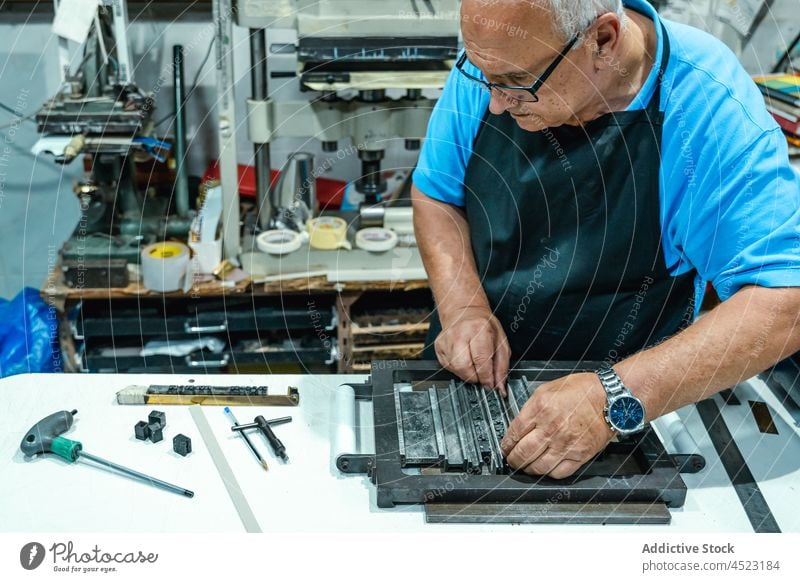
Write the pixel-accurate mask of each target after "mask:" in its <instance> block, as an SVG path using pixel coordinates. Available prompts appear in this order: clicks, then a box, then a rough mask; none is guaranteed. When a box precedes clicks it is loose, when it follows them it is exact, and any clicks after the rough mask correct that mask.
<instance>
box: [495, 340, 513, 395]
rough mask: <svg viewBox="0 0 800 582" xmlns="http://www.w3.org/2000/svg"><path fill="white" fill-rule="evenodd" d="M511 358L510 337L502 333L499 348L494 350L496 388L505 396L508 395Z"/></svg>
mask: <svg viewBox="0 0 800 582" xmlns="http://www.w3.org/2000/svg"><path fill="white" fill-rule="evenodd" d="M509 360H511V348H510V347H509V345H508V338H507V337H506V335H505V333H503V334H502V337H501V338H500V341H499V342H498V346H497V349H496V350H495V352H494V384H493V386H494V387H495V388H498V389H499V390H500V394H502V395H503V398H506V397H507V396H508V392H507V390H506V378H507V377H508V364H509Z"/></svg>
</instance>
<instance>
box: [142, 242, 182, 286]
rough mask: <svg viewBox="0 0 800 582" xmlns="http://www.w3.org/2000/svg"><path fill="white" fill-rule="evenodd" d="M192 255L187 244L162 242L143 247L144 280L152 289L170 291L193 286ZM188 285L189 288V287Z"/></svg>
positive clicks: (145, 284)
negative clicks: (190, 266)
mask: <svg viewBox="0 0 800 582" xmlns="http://www.w3.org/2000/svg"><path fill="white" fill-rule="evenodd" d="M190 258H191V255H190V254H189V249H188V248H187V247H186V245H184V244H181V243H178V242H160V243H154V244H151V245H148V246H146V247H145V248H143V249H142V264H141V269H142V282H143V283H144V286H145V287H147V288H148V289H150V290H151V291H157V292H159V293H169V292H171V291H179V290H184V291H188V288H191V285H192V277H191V271H190V269H189V265H190ZM187 287H188V288H187Z"/></svg>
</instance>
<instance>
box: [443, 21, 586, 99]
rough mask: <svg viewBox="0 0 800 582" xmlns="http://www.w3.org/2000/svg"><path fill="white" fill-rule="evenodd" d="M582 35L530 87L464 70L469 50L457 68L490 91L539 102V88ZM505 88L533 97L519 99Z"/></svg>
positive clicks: (457, 64) (457, 62)
mask: <svg viewBox="0 0 800 582" xmlns="http://www.w3.org/2000/svg"><path fill="white" fill-rule="evenodd" d="M580 37H581V33H578V34H576V35H575V36H574V37H572V40H571V41H569V42H568V43H567V45H566V46H565V47H564V48H563V49H562V50H561V52H560V53H558V55H557V56H556V57H555V59H553V62H551V63H550V65H549V66H548V67H547V68H546V69H545V71H544V73H542V75H541V76H540V77H538V78H537V79H536V82H534V83H533V85H530V86H529V87H515V86H513V85H504V84H503V83H491V82H489V81H486V80H484V79H481V78H479V77H476V76H474V75H470V74H469V73H467V72H466V71H465V70H464V63H465V62H466V60H467V51H464V52H463V53H462V54H461V56H460V57H459V58H458V61H456V69H458V72H459V73H461V74H462V75H464V76H465V77H466V78H467V79H470V80H471V81H475V82H476V83H479V84H481V85H483V86H484V87H486V90H487V91H489V93H491V92H492V89H497V90H498V91H500V92H501V93H503V95H505V96H506V97H508V98H509V99H514V100H516V101H523V102H525V103H538V102H539V97H538V96H537V95H536V93H537V92H538V91H539V89H541V88H542V85H544V83H545V81H547V79H548V77H550V75H552V74H553V71H555V70H556V67H558V65H559V64H561V61H563V60H564V59H565V58H566V57H567V54H568V53H569V51H570V50H572V47H573V46H575V43H576V42H578V39H579V38H580ZM504 90H505V91H527V92H528V93H530V95H531V99H530V100H529V101H528V100H523V99H517V98H516V97H512V96H510V95H508V94H507V93H504Z"/></svg>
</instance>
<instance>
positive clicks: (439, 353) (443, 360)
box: [433, 334, 450, 370]
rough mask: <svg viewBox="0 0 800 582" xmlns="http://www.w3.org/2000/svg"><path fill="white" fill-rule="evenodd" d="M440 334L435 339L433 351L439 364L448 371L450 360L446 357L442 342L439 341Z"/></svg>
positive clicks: (441, 340)
mask: <svg viewBox="0 0 800 582" xmlns="http://www.w3.org/2000/svg"><path fill="white" fill-rule="evenodd" d="M441 337H442V336H441V334H439V336H438V337H437V338H436V340H435V341H434V342H433V351H434V352H436V359H438V360H439V363H440V364H441V365H442V367H443V368H446V369H448V370H449V369H450V358H449V357H448V356H447V350H446V349H445V346H444V340H443V339H441Z"/></svg>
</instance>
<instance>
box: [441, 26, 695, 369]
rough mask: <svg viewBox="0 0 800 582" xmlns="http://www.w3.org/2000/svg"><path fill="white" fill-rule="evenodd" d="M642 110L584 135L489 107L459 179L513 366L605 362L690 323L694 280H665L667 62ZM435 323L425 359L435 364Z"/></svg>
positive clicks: (595, 124) (597, 124)
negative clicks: (534, 124)
mask: <svg viewBox="0 0 800 582" xmlns="http://www.w3.org/2000/svg"><path fill="white" fill-rule="evenodd" d="M662 35H663V45H664V50H663V58H662V61H661V63H660V72H661V73H662V74H660V75H659V77H658V79H659V81H658V84H657V87H656V89H655V91H654V94H653V96H652V99H651V100H650V103H649V104H648V105H647V107H646V108H645V109H643V110H639V111H621V112H613V113H608V114H606V115H603V116H602V117H599V118H598V119H595V120H593V121H591V122H589V123H587V124H586V125H585V126H583V127H574V126H561V127H555V128H549V129H546V130H544V131H539V132H529V131H525V130H524V129H521V128H520V127H519V126H518V125H517V123H516V121H514V119H513V118H512V117H511V115H509V114H508V113H503V114H502V115H492V114H491V113H490V112H489V111H488V109H487V112H486V114H485V115H484V118H483V120H482V122H481V127H480V129H479V130H478V134H477V135H476V137H475V142H474V144H473V153H472V157H471V158H470V160H469V163H468V165H467V168H466V175H465V178H464V192H465V206H466V208H465V210H466V214H467V220H468V222H469V228H470V237H471V243H472V250H473V252H474V254H475V260H476V263H477V267H478V273H479V275H480V278H481V281H482V285H483V288H484V290H485V292H486V295H487V297H488V299H489V303H490V305H491V307H492V309H493V311H494V313H495V316H496V317H497V318H498V319H499V320H500V323H501V324H502V326H503V329H504V330H505V332H506V334H507V336H508V339H509V343H510V344H511V350H512V364H513V363H514V362H515V361H518V360H550V359H556V360H572V361H582V360H596V361H605V362H607V363H611V362H614V361H617V360H619V359H621V358H623V357H625V356H627V355H629V354H631V353H633V352H636V351H639V350H641V349H643V348H645V347H647V346H651V345H653V344H655V343H658V342H660V341H663V340H664V339H666V338H667V337H669V336H671V335H673V334H674V333H676V332H677V331H679V330H680V329H681V328H683V327H686V326H687V325H688V324H689V323H691V321H692V319H693V315H694V278H695V273H694V271H692V272H689V273H686V274H683V275H680V276H677V277H673V276H671V275H670V274H669V272H668V270H667V266H666V262H665V260H664V254H663V249H662V246H661V221H660V218H659V209H660V204H659V168H660V165H661V155H660V149H661V133H662V124H663V119H664V114H663V113H662V112H661V111H659V104H660V95H661V77H662V76H663V71H664V70H665V68H666V66H667V63H668V61H669V40H668V38H667V32H666V30H665V29H664V28H663V25H662ZM440 331H441V325H440V323H439V321H438V317H437V315H436V313H434V315H433V317H432V321H431V330H430V332H429V334H428V346H427V348H426V353H425V356H426V357H428V358H432V359H435V358H436V355H435V352H434V350H433V339H435V337H436V336H437V335H438V334H439V333H440Z"/></svg>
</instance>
